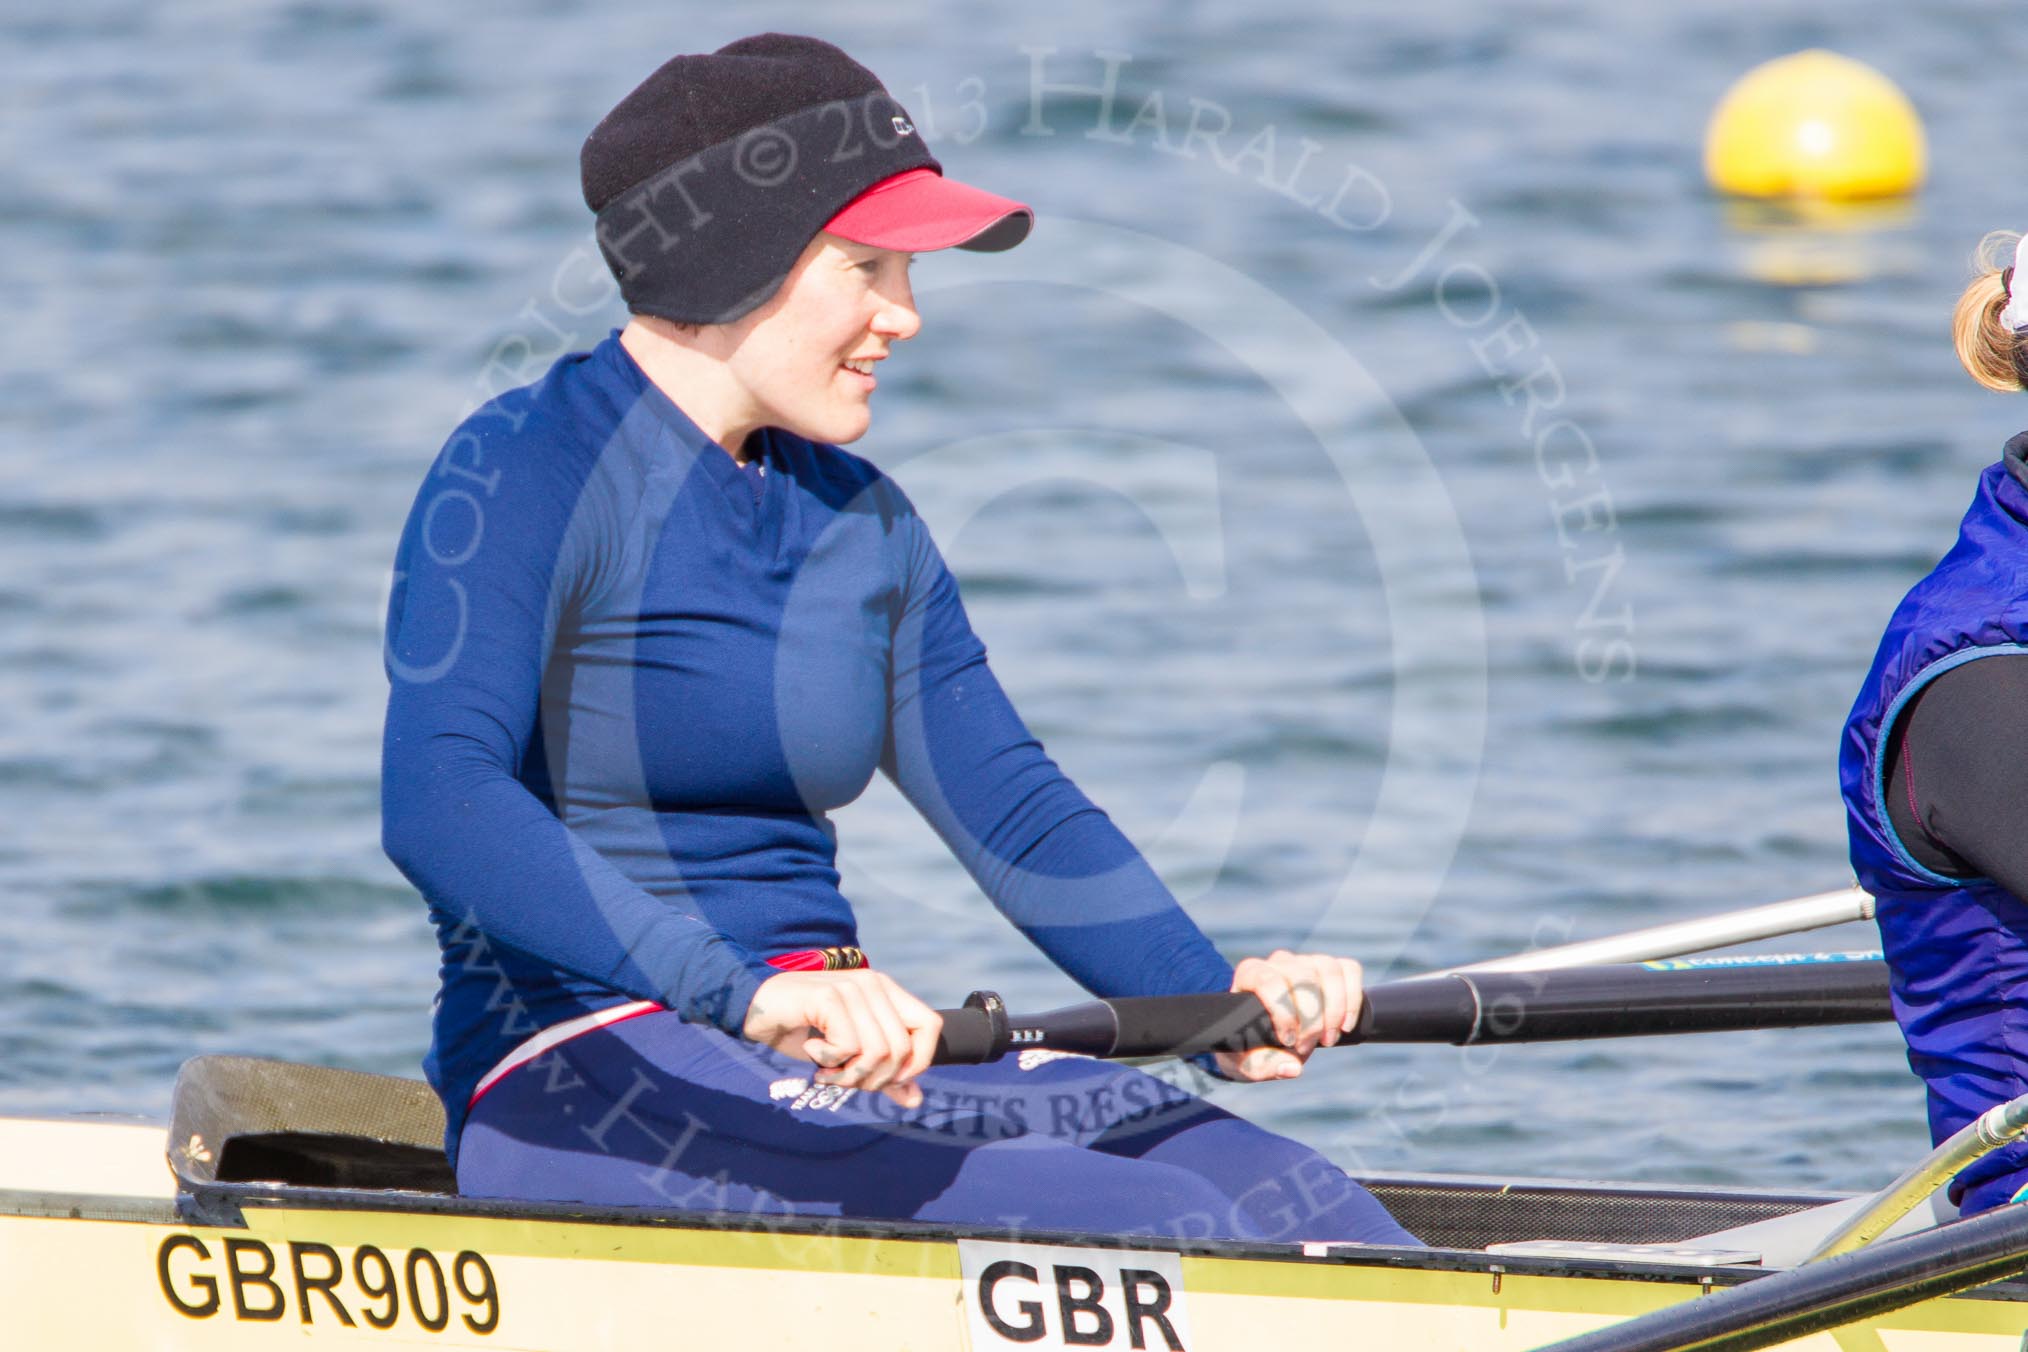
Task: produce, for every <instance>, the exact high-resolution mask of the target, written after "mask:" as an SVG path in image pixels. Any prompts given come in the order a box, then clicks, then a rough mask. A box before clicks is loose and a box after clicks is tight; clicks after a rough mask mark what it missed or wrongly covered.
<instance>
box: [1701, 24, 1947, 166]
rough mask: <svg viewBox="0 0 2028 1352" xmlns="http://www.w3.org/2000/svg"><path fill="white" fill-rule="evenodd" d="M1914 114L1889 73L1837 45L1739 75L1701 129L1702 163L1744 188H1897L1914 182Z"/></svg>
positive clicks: (1917, 142)
mask: <svg viewBox="0 0 2028 1352" xmlns="http://www.w3.org/2000/svg"><path fill="white" fill-rule="evenodd" d="M1927 158H1928V151H1927V149H1926V147H1925V146H1924V143H1923V135H1922V119H1921V118H1919V117H1917V116H1916V112H1915V108H1914V106H1913V105H1912V104H1910V103H1909V101H1908V97H1907V95H1905V94H1903V93H1902V92H1901V90H1900V89H1899V88H1897V87H1896V86H1895V83H1894V81H1892V80H1890V79H1888V78H1887V77H1886V76H1885V75H1882V74H1881V73H1880V72H1879V71H1877V70H1875V69H1873V67H1871V66H1868V65H1865V64H1864V63H1862V62H1858V61H1854V60H1852V59H1851V58H1850V57H1846V56H1839V55H1838V54H1837V53H1836V52H1827V51H1823V50H1820V49H1812V50H1810V51H1807V52H1797V53H1795V54H1794V55H1792V56H1784V57H1779V58H1777V59H1776V60H1773V61H1769V62H1767V63H1766V64H1765V65H1761V66H1756V67H1754V68H1753V69H1752V70H1750V71H1748V72H1747V73H1746V74H1745V75H1743V76H1741V77H1740V80H1739V82H1738V83H1737V84H1735V85H1733V86H1732V88H1731V89H1729V90H1727V91H1726V94H1725V97H1724V98H1723V99H1721V100H1720V101H1719V104H1718V111H1716V112H1715V113H1713V114H1712V115H1711V125H1710V126H1709V127H1707V128H1706V129H1705V132H1704V173H1705V175H1706V177H1708V178H1709V179H1710V180H1711V186H1712V187H1714V188H1716V189H1718V190H1719V191H1720V192H1727V193H1737V194H1739V195H1741V196H1744V197H1805V198H1809V197H1814V198H1826V199H1832V200H1847V199H1852V198H1863V197H1898V196H1901V195H1903V194H1906V193H1912V192H1914V191H1915V190H1916V189H1917V188H1919V187H1921V186H1922V178H1923V171H1924V168H1925V164H1926V161H1927Z"/></svg>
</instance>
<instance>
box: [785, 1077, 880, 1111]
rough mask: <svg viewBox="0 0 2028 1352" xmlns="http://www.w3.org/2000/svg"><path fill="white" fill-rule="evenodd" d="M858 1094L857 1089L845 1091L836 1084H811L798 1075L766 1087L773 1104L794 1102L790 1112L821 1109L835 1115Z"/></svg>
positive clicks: (845, 1089) (844, 1088)
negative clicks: (786, 1101)
mask: <svg viewBox="0 0 2028 1352" xmlns="http://www.w3.org/2000/svg"><path fill="white" fill-rule="evenodd" d="M858 1092H859V1091H858V1090H857V1089H847V1088H846V1087H845V1086H843V1085H838V1084H811V1083H810V1082H809V1081H808V1080H806V1079H804V1078H802V1077H801V1076H800V1075H791V1076H789V1077H788V1078H787V1079H783V1080H776V1081H775V1082H774V1083H773V1084H771V1085H769V1086H768V1097H769V1098H771V1099H773V1100H774V1101H775V1102H777V1103H779V1102H781V1101H782V1100H783V1099H793V1100H794V1102H792V1103H790V1104H789V1109H790V1111H794V1110H795V1109H798V1108H809V1109H811V1110H812V1111H815V1110H817V1109H820V1108H821V1109H823V1110H824V1111H826V1112H833V1113H835V1112H837V1111H838V1109H839V1107H840V1106H841V1105H843V1104H844V1103H845V1101H846V1100H847V1099H849V1098H851V1097H852V1096H853V1095H854V1094H856V1093H858Z"/></svg>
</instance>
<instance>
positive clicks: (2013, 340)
mask: <svg viewBox="0 0 2028 1352" xmlns="http://www.w3.org/2000/svg"><path fill="white" fill-rule="evenodd" d="M2010 255H2011V262H2009V263H2008V264H2007V265H2006V266H2004V267H2003V266H2002V262H2003V261H2004V260H2007V259H2008V258H2009V257H2010ZM2024 263H2028V249H2024V247H2023V246H2022V244H2021V243H2020V241H2019V240H2018V239H2017V238H2016V237H2015V236H2012V235H1991V236H1988V237H1987V239H1986V240H1985V242H1984V243H1983V244H1982V245H1981V246H1980V250H1979V273H1978V276H1977V277H1976V278H1975V279H1974V280H1973V281H1972V283H1971V285H1970V286H1969V287H1967V288H1966V290H1965V292H1964V294H1963V296H1961V297H1960V298H1959V300H1958V304H1957V311H1956V316H1955V321H1954V325H1953V327H1954V331H1955V338H1956V346H1957V353H1958V360H1959V361H1960V362H1962V363H1963V364H1964V367H1965V369H1966V370H1967V371H1969V372H1970V373H1971V375H1972V378H1973V379H1974V380H1977V381H1978V382H1979V383H1980V384H1981V385H1984V386H1985V387H1986V388H1988V389H1992V390H2004V391H2020V390H2022V389H2024V388H2028V285H2024V286H2023V287H2022V288H2021V291H2022V292H2023V293H2024V294H2016V288H2015V283H2016V281H2017V278H2018V279H2020V280H2022V281H2023V282H2024V283H2028V268H2023V264H2024ZM2024 711H2028V433H2022V434H2021V435H2019V436H2016V437H2014V438H2013V439H2012V440H2010V441H2008V443H2007V445H2006V449H2005V451H2004V452H2003V454H2002V456H2001V459H2000V461H1999V463H1998V464H1994V465H1991V466H1988V467H1987V468H1986V470H1985V472H1984V473H1983V474H1982V475H1981V476H1980V478H1979V486H1978V492H1977V493H1976V494H1975V495H1974V497H1973V499H1972V505H1971V508H1970V509H1969V510H1968V511H1967V512H1966V513H1965V518H1964V522H1963V525H1962V526H1961V527H1960V528H1959V532H1958V539H1957V543H1956V544H1955V545H1954V546H1952V548H1951V550H1950V552H1949V553H1948V554H1946V555H1944V557H1943V560H1942V561H1941V562H1940V563H1938V564H1937V566H1936V568H1935V569H1934V570H1932V571H1931V572H1930V574H1929V576H1927V577H1925V578H1923V579H1922V581H1920V582H1918V583H1916V584H1915V586H1914V588H1913V589H1911V590H1910V591H1909V593H1908V595H1907V596H1906V597H1905V598H1904V599H1903V600H1902V602H1901V605H1900V608H1899V609H1897V610H1896V611H1895V612H1894V617H1893V618H1892V619H1891V620H1889V621H1888V625H1887V632H1886V634H1885V636H1884V637H1883V638H1882V639H1881V641H1880V650H1879V653H1878V655H1877V656H1876V657H1875V658H1874V661H1873V669H1872V671H1871V672H1869V673H1868V675H1867V677H1866V683H1865V684H1864V685H1863V686H1862V687H1861V688H1860V691H1859V698H1858V700H1857V702H1856V703H1855V704H1854V705H1853V708H1852V713H1851V716H1850V719H1849V720H1848V722H1847V723H1846V727H1845V738H1844V743H1843V748H1842V754H1841V756H1840V763H1839V769H1840V777H1841V779H1842V781H1843V789H1844V797H1845V806H1846V814H1847V822H1848V825H1849V829H1850V834H1851V846H1852V864H1853V868H1854V870H1855V871H1856V872H1857V874H1858V877H1859V883H1860V885H1861V886H1862V887H1864V888H1866V890H1867V891H1869V892H1871V893H1873V895H1874V896H1875V897H1876V898H1878V899H1879V911H1878V917H1879V923H1880V933H1881V937H1882V939H1883V941H1884V947H1885V951H1886V956H1887V962H1888V967H1889V969H1890V971H1891V974H1892V984H1893V999H1894V1013H1895V1018H1896V1020H1897V1021H1898V1022H1899V1023H1900V1025H1901V1029H1902V1033H1903V1035H1904V1036H1905V1037H1906V1038H1907V1041H1908V1059H1909V1064H1910V1066H1911V1067H1913V1068H1914V1070H1915V1072H1916V1074H1918V1075H1920V1076H1921V1077H1922V1079H1923V1081H1924V1083H1925V1085H1926V1086H1927V1089H1928V1105H1929V1122H1930V1132H1931V1134H1932V1136H1933V1137H1934V1138H1935V1139H1936V1140H1937V1141H1938V1142H1941V1141H1943V1140H1944V1139H1945V1138H1946V1137H1948V1136H1950V1135H1952V1134H1953V1133H1955V1132H1957V1131H1958V1130H1960V1129H1961V1128H1963V1127H1964V1126H1966V1125H1967V1124H1969V1123H1970V1122H1972V1121H1973V1120H1974V1119H1975V1118H1977V1117H1978V1115H1979V1114H1980V1113H1982V1112H1984V1111H1985V1110H1986V1109H1988V1108H1991V1107H1993V1106H1994V1105H1995V1104H1999V1103H2004V1102H2006V1101H2007V1100H2008V1099H2011V1098H2014V1097H2016V1096H2017V1095H2020V1094H2023V1093H2028V900H2024V899H2028V798H2024V796H2023V794H2022V791H2021V778H2020V776H2021V767H2022V766H2023V765H2024V764H2028V719H2024V718H2023V717H2022V714H2023V712H2024ZM2024 1192H2028V1145H2023V1144H2016V1145H2012V1146H2008V1147H2006V1148H2005V1149H2002V1150H1998V1151H1995V1152H1994V1153H1992V1154H1989V1155H1987V1156H1985V1157H1984V1158H1983V1159H1981V1160H1979V1161H1978V1162H1977V1163H1975V1164H1973V1165H1972V1166H1971V1167H1969V1168H1967V1169H1966V1170H1964V1171H1963V1172H1962V1173H1960V1174H1958V1176H1957V1177H1956V1178H1955V1179H1954V1180H1953V1181H1952V1183H1951V1185H1950V1198H1951V1200H1952V1201H1953V1202H1955V1203H1957V1205H1958V1207H1959V1210H1960V1211H1961V1212H1962V1213H1963V1214H1966V1215H1971V1214H1973V1213H1976V1212H1980V1211H1985V1210H1987V1209H1989V1208H1991V1207H1994V1206H1998V1205H2000V1204H2002V1203H2004V1202H2008V1201H2012V1200H2018V1199H2019V1198H2020V1196H2021V1195H2022V1194H2023V1193H2024Z"/></svg>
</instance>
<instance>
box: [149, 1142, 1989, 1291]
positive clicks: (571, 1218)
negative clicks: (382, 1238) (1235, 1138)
mask: <svg viewBox="0 0 2028 1352" xmlns="http://www.w3.org/2000/svg"><path fill="white" fill-rule="evenodd" d="M1360 1177H1361V1178H1362V1181H1363V1180H1365V1179H1372V1180H1373V1181H1384V1182H1387V1183H1396V1184H1399V1183H1420V1184H1432V1183H1434V1184H1442V1185H1457V1186H1459V1187H1461V1188H1462V1189H1471V1190H1482V1191H1487V1192H1500V1191H1503V1190H1504V1191H1521V1190H1532V1189H1534V1188H1536V1187H1543V1188H1549V1189H1555V1190H1564V1191H1567V1190H1572V1189H1577V1190H1585V1191H1596V1192H1600V1193H1605V1194H1610V1195H1614V1196H1620V1197H1628V1196H1632V1197H1640V1196H1669V1197H1694V1198H1706V1199H1709V1198H1739V1199H1741V1200H1761V1201H1778V1200H1800V1201H1811V1202H1829V1201H1836V1200H1839V1199H1840V1198H1842V1197H1844V1196H1848V1195H1849V1194H1841V1193H1816V1192H1809V1193H1802V1192H1791V1191H1777V1190H1773V1189H1751V1188H1723V1187H1710V1188H1706V1187H1700V1186H1698V1185H1695V1184H1644V1183H1620V1184H1612V1183H1605V1184H1599V1183H1596V1182H1591V1181H1579V1180H1570V1179H1527V1180H1521V1179H1514V1180H1500V1179H1494V1178H1488V1177H1485V1176H1482V1175H1452V1176H1446V1175H1440V1174H1405V1173H1404V1174H1385V1175H1382V1174H1372V1175H1362V1176H1360ZM178 1204H179V1206H180V1207H181V1209H182V1212H183V1217H184V1220H185V1223H186V1224H191V1225H193V1226H203V1227H207V1228H224V1229H235V1228H242V1227H245V1226H246V1225H247V1220H246V1216H245V1212H246V1211H247V1210H249V1209H252V1210H255V1211H258V1212H290V1211H295V1212H345V1213H353V1214H376V1213H384V1214H396V1215H419V1216H428V1217H432V1218H442V1219H452V1220H455V1219H470V1220H476V1221H491V1222H509V1223H512V1222H525V1221H556V1222H562V1223H567V1224H571V1225H586V1226H611V1227H618V1228H634V1229H673V1230H707V1231H719V1232H730V1233H748V1234H771V1235H783V1236H789V1235H793V1236H808V1237H812V1238H820V1239H823V1238H828V1239H840V1240H859V1241H871V1242H902V1243H925V1244H951V1243H956V1242H958V1241H961V1240H983V1241H989V1242H1000V1243H1021V1244H1038V1245H1061V1246H1070V1247H1076V1248H1087V1249H1118V1250H1126V1251H1153V1252H1162V1253H1174V1254H1177V1255H1179V1256H1181V1257H1183V1258H1186V1259H1212V1260H1227V1261H1238V1262H1249V1263H1258V1262H1268V1263H1294V1264H1312V1265H1333V1266H1349V1267H1366V1268H1395V1269H1404V1270H1411V1271H1425V1272H1464V1273H1483V1274H1485V1275H1486V1276H1487V1277H1488V1278H1493V1279H1498V1278H1503V1277H1535V1278H1543V1277H1547V1278H1590V1279H1598V1280H1608V1281H1636V1282H1657V1283H1674V1284H1679V1285H1684V1284H1695V1285H1703V1286H1706V1287H1709V1288H1716V1287H1728V1286H1737V1285H1740V1284H1743V1283H1746V1282H1751V1281H1754V1280H1756V1279H1758V1278H1761V1277H1767V1276H1772V1275H1774V1274H1776V1273H1778V1272H1783V1271H1787V1270H1789V1269H1784V1268H1767V1267H1762V1266H1760V1265H1758V1264H1752V1265H1738V1266H1734V1265H1722V1264H1711V1265H1693V1264H1684V1263H1681V1262H1675V1263H1665V1262H1659V1261H1658V1262H1643V1261H1641V1260H1639V1259H1637V1258H1631V1257H1618V1256H1608V1255H1568V1254H1525V1253H1492V1252H1488V1251H1486V1250H1484V1249H1452V1248H1437V1247H1428V1248H1422V1247H1407V1246H1393V1245H1361V1244H1331V1245H1311V1246H1308V1247H1306V1246H1304V1245H1301V1244H1275V1243H1269V1242H1265V1241H1240V1240H1217V1239H1181V1240H1178V1239H1170V1238H1163V1237H1158V1236H1149V1235H1119V1234H1103V1233H1091V1232H1084V1231H1073V1230H1040V1229H1034V1230H1031V1229H1009V1228H1007V1227H1004V1226H997V1227H996V1226H985V1225H955V1224H949V1223H943V1222H931V1221H906V1220H874V1219H850V1218H840V1217H822V1216H816V1217H813V1216H788V1215H763V1214H758V1213H752V1212H723V1211H696V1210H686V1209H683V1208H678V1207H596V1208H588V1207H587V1206H585V1205H584V1204H582V1203H568V1202H521V1201H512V1200H506V1199H498V1198H477V1197H457V1196H451V1195H447V1194H441V1193H425V1192H403V1191H397V1190H392V1189H375V1190H369V1189H348V1188H325V1187H304V1186H298V1185H291V1184H280V1183H260V1182H238V1183H207V1184H204V1185H203V1186H202V1188H201V1189H198V1190H192V1189H190V1188H189V1187H188V1186H187V1185H186V1187H185V1189H184V1190H183V1191H182V1192H181V1193H180V1194H179V1197H178ZM1683 1247H1693V1245H1692V1244H1691V1243H1690V1242H1689V1241H1685V1242H1684V1244H1683ZM1966 1298H1973V1299H1985V1300H1996V1301H2006V1302H2028V1280H2021V1279H2010V1280H2008V1281H2005V1282H1996V1283H1993V1284H1991V1285H1989V1286H1983V1287H1978V1288H1975V1289H1973V1290H1969V1291H1965V1292H1961V1293H1958V1294H1957V1295H1955V1296H1953V1297H1951V1299H1966Z"/></svg>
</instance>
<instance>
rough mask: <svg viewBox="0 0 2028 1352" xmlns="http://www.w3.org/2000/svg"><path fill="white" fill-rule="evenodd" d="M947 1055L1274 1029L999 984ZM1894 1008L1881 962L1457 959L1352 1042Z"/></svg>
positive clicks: (1230, 1040) (1196, 1042)
mask: <svg viewBox="0 0 2028 1352" xmlns="http://www.w3.org/2000/svg"><path fill="white" fill-rule="evenodd" d="M943 1015H944V1036H943V1039H942V1042H941V1043H940V1044H939V1047H938V1058H937V1059H938V1060H939V1061H940V1062H970V1061H990V1060H993V1059H994V1058H996V1057H999V1056H1002V1055H1005V1054H1006V1053H1007V1052H1008V1051H1010V1050H1020V1049H1021V1048H1024V1047H1046V1048H1050V1049H1052V1050H1056V1051H1070V1052H1083V1053H1086V1054H1087V1055H1091V1056H1188V1055H1192V1054H1194V1053H1196V1052H1200V1051H1213V1050H1241V1049H1244V1048H1247V1047H1257V1046H1261V1045H1263V1044H1266V1043H1270V1042H1272V1041H1273V1040H1274V1037H1273V1029H1272V1026H1271V1024H1270V1023H1269V1021H1268V1018H1267V1015H1266V1012H1265V1011H1264V1010H1263V1009H1262V1008H1261V1005H1260V1002H1259V1001H1258V1000H1256V999H1255V998H1254V997H1253V996H1251V995H1169V996H1151V997H1146V998H1142V999H1126V1000H1096V1001H1092V1002H1090V1003H1087V1004H1082V1005H1074V1006H1071V1007H1070V1008H1068V1009H1059V1010H1052V1011H1050V1012H1049V1013H1046V1014H1037V1015H1033V1016H1030V1017H1025V1018H1024V1017H1016V1016H1010V1015H1008V1014H1007V1013H1006V1012H1005V1010H1004V1008H1003V1007H1002V1006H1001V1005H1000V1003H999V1000H998V997H986V996H981V997H974V1000H973V1002H971V1003H970V1004H968V1006H967V1007H966V1008H964V1009H953V1010H945V1011H943ZM1891 1017H1892V1011H1891V1010H1890V1008H1889V1005H1888V998H1887V968H1886V965H1885V964H1883V963H1880V962H1799V963H1794V964H1790V965H1784V966H1770V967H1760V966H1754V967H1700V968H1691V969H1688V970H1669V971H1657V970H1654V969H1652V968H1649V967H1644V966H1639V965H1633V966H1613V967H1569V968H1561V969H1557V970H1554V971H1545V972H1498V973H1492V972H1483V973H1462V972H1459V973H1452V974H1450V975H1448V976H1442V977H1431V978H1428V979H1424V980H1418V981H1393V982H1388V983H1386V984H1384V985H1379V986H1374V987H1372V988H1370V989H1369V990H1368V991H1367V992H1366V998H1365V1001H1364V1003H1363V1005H1362V1007H1361V1010H1360V1015H1359V1025H1358V1028H1357V1030H1356V1031H1355V1032H1354V1033H1353V1034H1352V1035H1351V1036H1350V1037H1349V1038H1347V1041H1349V1042H1449V1043H1457V1044H1465V1043H1481V1042H1554V1041H1562V1040H1568V1039H1572V1038H1606V1037H1641V1036H1646V1035H1650V1034H1657V1033H1708V1032H1721V1031H1727V1030H1735V1029H1744V1028H1795V1027H1802V1026H1805V1025H1810V1024H1833V1023H1871V1022H1877V1021H1881V1020H1885V1019H1888V1018H1891Z"/></svg>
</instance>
